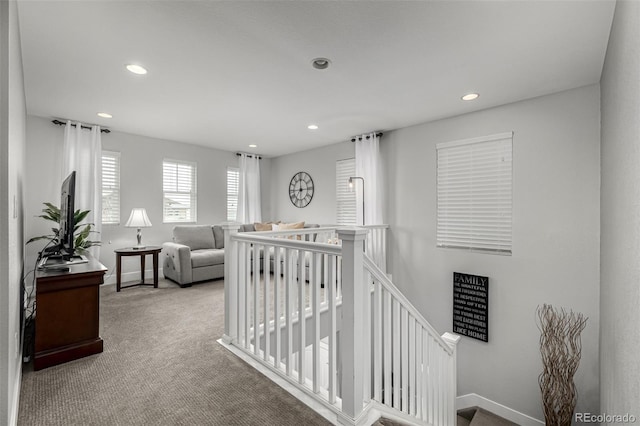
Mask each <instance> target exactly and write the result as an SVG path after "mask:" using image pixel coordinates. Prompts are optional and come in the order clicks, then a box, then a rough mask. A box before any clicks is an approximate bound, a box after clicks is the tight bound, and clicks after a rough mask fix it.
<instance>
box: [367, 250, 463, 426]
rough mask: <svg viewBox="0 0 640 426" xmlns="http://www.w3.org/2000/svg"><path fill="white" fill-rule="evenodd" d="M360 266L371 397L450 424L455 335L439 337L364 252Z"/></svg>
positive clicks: (419, 416)
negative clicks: (367, 291) (364, 286)
mask: <svg viewBox="0 0 640 426" xmlns="http://www.w3.org/2000/svg"><path fill="white" fill-rule="evenodd" d="M364 268H365V276H364V279H365V282H366V283H367V285H368V286H370V288H371V297H370V298H367V301H368V302H369V303H367V305H369V309H368V310H367V315H368V317H370V318H372V320H371V327H369V330H370V332H371V334H370V335H369V336H367V338H368V339H370V340H368V342H370V343H369V344H370V347H371V348H372V363H373V368H372V369H371V370H370V371H372V374H373V378H372V380H371V381H370V382H371V383H372V387H373V389H372V398H373V399H374V400H375V401H378V402H379V403H381V404H383V405H384V406H386V407H389V408H393V409H395V410H398V411H400V412H402V413H403V414H404V415H406V416H410V418H412V419H415V421H416V422H419V423H423V424H429V425H434V426H438V425H442V426H449V425H455V423H456V409H455V397H456V394H457V391H456V346H457V343H458V340H459V339H460V337H459V336H454V335H453V334H449V333H445V334H444V335H443V336H442V337H441V336H440V335H439V334H438V333H437V332H436V331H435V329H434V328H433V327H432V326H431V325H430V324H429V323H428V322H427V321H426V320H425V319H424V317H423V316H422V315H421V314H420V312H419V311H418V310H417V309H415V307H414V306H413V305H412V304H411V302H409V300H408V299H407V298H406V297H405V296H404V294H402V293H401V292H400V291H399V290H398V288H397V287H396V286H395V285H394V284H393V283H392V282H391V281H390V280H389V278H388V277H387V276H386V275H385V274H384V273H383V272H382V270H381V269H380V268H378V267H377V266H376V265H375V263H374V262H373V260H372V259H370V258H369V257H368V256H365V259H364Z"/></svg>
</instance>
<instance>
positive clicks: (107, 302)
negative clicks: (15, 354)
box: [18, 280, 329, 426]
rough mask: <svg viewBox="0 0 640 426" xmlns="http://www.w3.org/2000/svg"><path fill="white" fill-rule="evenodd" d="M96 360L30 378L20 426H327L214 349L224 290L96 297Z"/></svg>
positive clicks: (141, 290)
mask: <svg viewBox="0 0 640 426" xmlns="http://www.w3.org/2000/svg"><path fill="white" fill-rule="evenodd" d="M100 317H101V333H100V334H101V337H102V338H103V339H104V352H103V353H102V354H99V355H94V356H91V357H87V358H83V359H80V360H77V361H73V362H70V363H67V364H62V365H58V366H55V367H51V368H47V369H45V370H41V371H36V372H34V371H33V370H32V368H31V366H25V368H24V372H23V378H22V388H21V394H20V413H19V417H18V425H20V426H22V425H25V426H26V425H38V426H42V425H47V426H50V425H51V426H53V425H65V426H67V425H98V426H99V425H109V426H111V425H300V424H305V425H326V424H329V423H328V422H327V421H326V420H325V419H324V418H322V417H320V416H319V415H318V414H316V413H315V412H313V411H312V410H311V409H309V408H307V407H306V406H305V405H304V404H302V403H300V402H298V400H297V399H295V398H294V397H292V396H291V395H289V394H288V393H287V392H285V391H284V390H283V389H281V388H280V387H278V386H277V385H275V384H273V383H272V382H271V381H270V380H268V379H267V378H265V377H264V376H262V375H261V374H260V373H258V372H257V371H256V370H254V369H253V368H251V367H249V366H248V365H247V364H245V363H244V362H242V361H240V360H239V359H238V358H236V357H235V356H234V355H233V354H231V353H230V352H228V351H227V350H226V349H224V348H223V347H222V346H220V345H219V344H218V343H217V342H216V340H217V339H218V338H220V337H221V336H222V333H223V329H224V282H223V281H222V280H219V281H211V282H206V283H202V284H196V285H194V286H193V287H190V288H185V289H181V288H179V287H178V286H176V285H174V284H173V283H171V282H169V281H163V280H161V283H160V288H158V289H154V288H151V287H135V288H131V289H124V290H122V291H121V292H120V293H116V291H115V286H103V287H102V289H101V313H100Z"/></svg>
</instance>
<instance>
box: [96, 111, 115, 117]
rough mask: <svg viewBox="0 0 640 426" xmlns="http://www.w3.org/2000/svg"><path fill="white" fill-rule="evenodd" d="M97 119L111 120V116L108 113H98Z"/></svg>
mask: <svg viewBox="0 0 640 426" xmlns="http://www.w3.org/2000/svg"><path fill="white" fill-rule="evenodd" d="M98 117H102V118H113V115H111V114H109V113H108V112H99V113H98Z"/></svg>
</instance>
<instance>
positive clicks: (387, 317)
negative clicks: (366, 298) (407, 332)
mask: <svg viewBox="0 0 640 426" xmlns="http://www.w3.org/2000/svg"><path fill="white" fill-rule="evenodd" d="M383 292H384V293H383V309H384V321H383V324H384V325H383V327H384V329H383V334H384V338H383V344H384V403H385V405H388V406H389V407H391V406H392V405H393V400H392V399H391V394H392V393H393V385H392V383H391V371H392V370H391V350H392V348H393V341H392V334H391V294H390V293H389V292H388V291H386V290H383Z"/></svg>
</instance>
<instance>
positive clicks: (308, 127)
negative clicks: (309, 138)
mask: <svg viewBox="0 0 640 426" xmlns="http://www.w3.org/2000/svg"><path fill="white" fill-rule="evenodd" d="M307 129H309V130H318V125H317V124H309V125H308V126H307Z"/></svg>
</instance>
